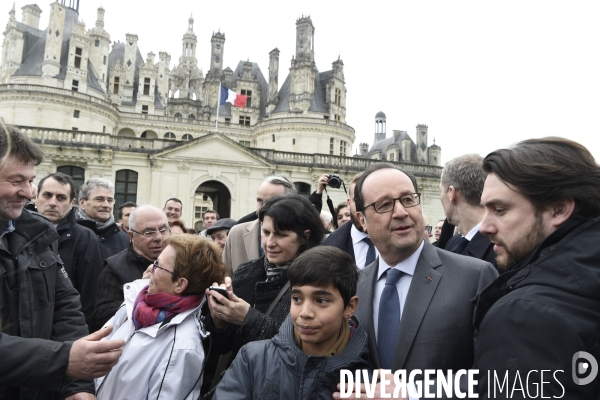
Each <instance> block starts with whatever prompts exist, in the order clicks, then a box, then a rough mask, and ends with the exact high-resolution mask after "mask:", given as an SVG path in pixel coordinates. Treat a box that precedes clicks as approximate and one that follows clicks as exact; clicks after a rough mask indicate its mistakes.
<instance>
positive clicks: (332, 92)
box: [326, 57, 346, 123]
mask: <svg viewBox="0 0 600 400" xmlns="http://www.w3.org/2000/svg"><path fill="white" fill-rule="evenodd" d="M331 69H332V71H333V74H332V75H331V78H329V80H328V82H327V94H326V95H327V106H328V108H329V114H330V115H331V117H330V118H332V119H333V120H335V121H340V122H344V123H345V122H346V84H345V81H344V63H343V61H342V60H341V59H340V58H339V57H338V59H337V60H336V61H334V62H333V63H332V64H331Z"/></svg>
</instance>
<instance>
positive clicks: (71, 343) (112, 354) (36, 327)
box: [0, 122, 125, 399]
mask: <svg viewBox="0 0 600 400" xmlns="http://www.w3.org/2000/svg"><path fill="white" fill-rule="evenodd" d="M7 138H10V141H9V140H7ZM42 160H43V154H42V151H41V150H40V148H39V147H38V146H37V145H36V144H35V143H33V142H32V141H31V139H29V138H28V137H27V136H25V135H24V134H22V133H21V132H19V131H18V130H16V129H15V128H13V127H10V128H8V127H5V125H4V123H3V122H2V123H1V124H0V318H1V320H0V360H2V361H1V362H0V397H1V398H2V399H64V398H67V399H71V398H73V396H77V398H78V399H94V398H95V397H94V393H95V391H94V384H93V382H91V381H83V380H81V379H91V378H95V377H98V376H102V375H105V374H106V373H107V372H109V371H110V369H111V368H112V366H113V365H114V364H116V362H117V360H118V358H119V356H120V354H121V350H117V349H119V348H120V347H122V346H123V345H124V344H125V343H124V342H123V341H122V340H113V341H111V340H108V341H103V342H94V340H99V339H100V338H102V337H103V336H106V335H107V334H108V333H110V329H107V330H106V331H105V333H104V335H102V333H98V334H94V335H89V336H87V337H85V338H82V337H83V336H85V335H86V334H87V332H88V331H87V326H86V325H85V319H84V317H83V314H82V313H81V304H80V302H79V295H78V294H77V291H76V290H75V288H73V285H72V284H71V281H70V280H69V277H68V276H67V273H66V271H65V269H64V267H63V265H62V262H61V260H60V258H59V257H58V256H57V255H56V254H55V253H54V252H53V251H52V250H51V247H50V246H51V245H52V244H53V243H54V242H56V240H57V239H58V234H57V233H56V230H55V229H54V228H53V226H52V225H51V224H50V223H49V222H48V221H47V220H45V219H44V218H42V217H41V216H39V215H38V214H33V213H30V212H29V211H27V210H23V206H24V205H25V201H26V200H27V199H30V198H31V197H32V196H33V194H32V190H31V189H32V188H31V183H32V182H33V179H34V178H35V166H36V165H37V164H39V163H40V162H41V161H42ZM113 350H114V351H113Z"/></svg>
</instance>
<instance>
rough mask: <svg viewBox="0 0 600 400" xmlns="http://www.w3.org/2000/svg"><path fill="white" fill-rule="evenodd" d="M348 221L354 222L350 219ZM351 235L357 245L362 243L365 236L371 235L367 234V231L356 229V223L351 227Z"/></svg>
mask: <svg viewBox="0 0 600 400" xmlns="http://www.w3.org/2000/svg"><path fill="white" fill-rule="evenodd" d="M346 223H351V224H352V221H348V222H346ZM350 236H352V244H353V245H355V246H356V244H357V243H360V242H361V241H362V240H363V239H364V238H366V237H369V235H367V234H366V233H364V232H361V231H359V230H358V229H356V227H355V226H354V224H352V228H350Z"/></svg>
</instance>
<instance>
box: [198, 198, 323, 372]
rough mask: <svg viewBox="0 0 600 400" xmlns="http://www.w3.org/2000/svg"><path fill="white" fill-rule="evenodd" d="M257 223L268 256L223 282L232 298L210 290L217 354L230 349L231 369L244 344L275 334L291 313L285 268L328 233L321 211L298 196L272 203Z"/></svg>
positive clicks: (209, 325)
mask: <svg viewBox="0 0 600 400" xmlns="http://www.w3.org/2000/svg"><path fill="white" fill-rule="evenodd" d="M259 219H260V222H261V226H262V228H261V244H262V248H263V249H264V254H265V255H264V256H262V257H260V258H259V259H257V260H254V261H249V262H247V263H244V264H242V265H240V266H239V268H238V269H237V270H236V271H235V272H234V274H233V279H230V278H229V277H227V278H225V284H223V285H221V286H222V287H224V288H226V289H227V291H228V296H229V299H227V298H225V297H224V296H222V295H221V294H219V293H217V292H216V291H210V290H207V292H206V293H207V295H208V305H209V308H210V316H209V318H208V319H207V328H208V330H209V331H210V332H211V333H212V335H211V337H212V346H213V349H214V350H215V352H216V353H218V354H226V353H228V352H229V351H231V353H232V354H231V357H230V359H229V363H228V365H229V364H231V362H232V361H233V359H234V358H235V355H236V354H237V352H238V350H239V349H240V348H241V347H242V346H243V345H244V344H246V343H249V342H253V341H256V340H263V339H270V338H272V337H273V336H275V334H277V332H278V331H279V327H280V326H281V324H282V323H283V321H284V320H285V317H286V316H287V315H288V313H289V311H290V301H291V300H290V299H291V297H290V289H289V281H288V279H287V269H288V267H289V266H290V264H291V263H292V261H293V260H294V259H296V257H298V256H299V255H300V254H302V252H304V251H306V250H307V249H310V248H311V247H314V246H318V245H319V244H320V243H321V240H322V239H323V234H324V233H325V232H324V228H323V224H322V222H321V218H320V215H319V212H318V211H317V209H316V208H315V207H314V206H313V205H312V204H311V203H310V202H309V201H308V200H307V199H306V198H304V197H302V196H300V195H283V196H277V197H273V198H271V199H269V200H268V201H267V202H266V203H265V204H264V205H263V206H262V208H261V210H260V213H259ZM242 245H243V243H242ZM216 282H220V281H216ZM213 285H216V283H215V284H213Z"/></svg>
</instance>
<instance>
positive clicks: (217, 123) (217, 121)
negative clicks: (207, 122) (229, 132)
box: [215, 82, 221, 132]
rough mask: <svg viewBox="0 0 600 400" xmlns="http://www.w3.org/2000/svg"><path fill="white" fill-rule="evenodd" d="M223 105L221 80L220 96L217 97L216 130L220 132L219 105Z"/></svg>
mask: <svg viewBox="0 0 600 400" xmlns="http://www.w3.org/2000/svg"><path fill="white" fill-rule="evenodd" d="M220 105H221V82H219V96H218V97H217V118H215V120H216V121H215V132H219V106H220Z"/></svg>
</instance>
